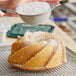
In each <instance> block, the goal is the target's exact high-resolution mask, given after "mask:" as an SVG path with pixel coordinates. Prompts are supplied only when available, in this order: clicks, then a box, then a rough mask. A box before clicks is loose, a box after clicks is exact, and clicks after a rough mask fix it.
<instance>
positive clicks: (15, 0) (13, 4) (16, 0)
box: [8, 0, 60, 10]
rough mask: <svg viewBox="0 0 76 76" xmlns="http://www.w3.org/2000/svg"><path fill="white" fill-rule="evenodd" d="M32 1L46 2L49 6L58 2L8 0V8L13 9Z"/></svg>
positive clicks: (52, 0)
mask: <svg viewBox="0 0 76 76" xmlns="http://www.w3.org/2000/svg"><path fill="white" fill-rule="evenodd" d="M33 1H41V2H48V3H50V4H55V3H58V2H59V1H60V0H11V1H10V0H8V5H9V4H10V5H9V6H8V8H9V9H13V10H14V9H15V8H16V7H17V6H19V5H21V4H23V3H25V2H33Z"/></svg>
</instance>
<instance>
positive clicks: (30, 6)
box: [16, 2, 50, 15]
mask: <svg viewBox="0 0 76 76" xmlns="http://www.w3.org/2000/svg"><path fill="white" fill-rule="evenodd" d="M48 10H50V5H49V4H48V3H46V2H28V3H24V4H23V5H21V6H19V7H17V8H16V12H17V13H18V14H22V15H38V14H42V13H45V12H47V11H48Z"/></svg>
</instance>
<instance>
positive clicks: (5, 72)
mask: <svg viewBox="0 0 76 76" xmlns="http://www.w3.org/2000/svg"><path fill="white" fill-rule="evenodd" d="M9 54H10V47H9V46H4V47H0V76H76V56H75V55H73V54H72V53H71V52H69V51H68V50H67V63H65V64H64V65H62V66H60V67H58V68H55V69H51V70H44V71H25V70H21V69H18V68H14V67H12V66H11V65H10V64H9V63H8V61H7V59H8V56H9Z"/></svg>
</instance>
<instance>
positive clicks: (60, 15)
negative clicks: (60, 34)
mask: <svg viewBox="0 0 76 76" xmlns="http://www.w3.org/2000/svg"><path fill="white" fill-rule="evenodd" d="M67 1H69V0H67ZM72 1H74V2H72ZM52 15H53V18H54V19H53V20H54V21H55V23H56V24H57V25H58V26H59V27H60V28H61V29H62V30H63V31H64V32H66V33H67V34H68V35H69V36H70V37H71V38H72V39H74V40H75V41H76V0H70V2H68V3H65V4H63V5H62V6H59V7H57V8H55V9H54V10H53V12H52Z"/></svg>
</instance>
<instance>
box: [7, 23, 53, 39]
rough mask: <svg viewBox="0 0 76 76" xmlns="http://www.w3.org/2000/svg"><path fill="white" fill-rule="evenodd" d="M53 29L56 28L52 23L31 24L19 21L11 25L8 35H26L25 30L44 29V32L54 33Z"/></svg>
mask: <svg viewBox="0 0 76 76" xmlns="http://www.w3.org/2000/svg"><path fill="white" fill-rule="evenodd" d="M53 30H54V26H51V25H37V26H31V25H29V24H26V23H18V24H15V25H13V26H12V27H11V29H10V30H9V31H8V32H7V36H8V37H13V38H16V37H17V36H24V34H25V32H36V31H43V32H49V33H52V32H53Z"/></svg>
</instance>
